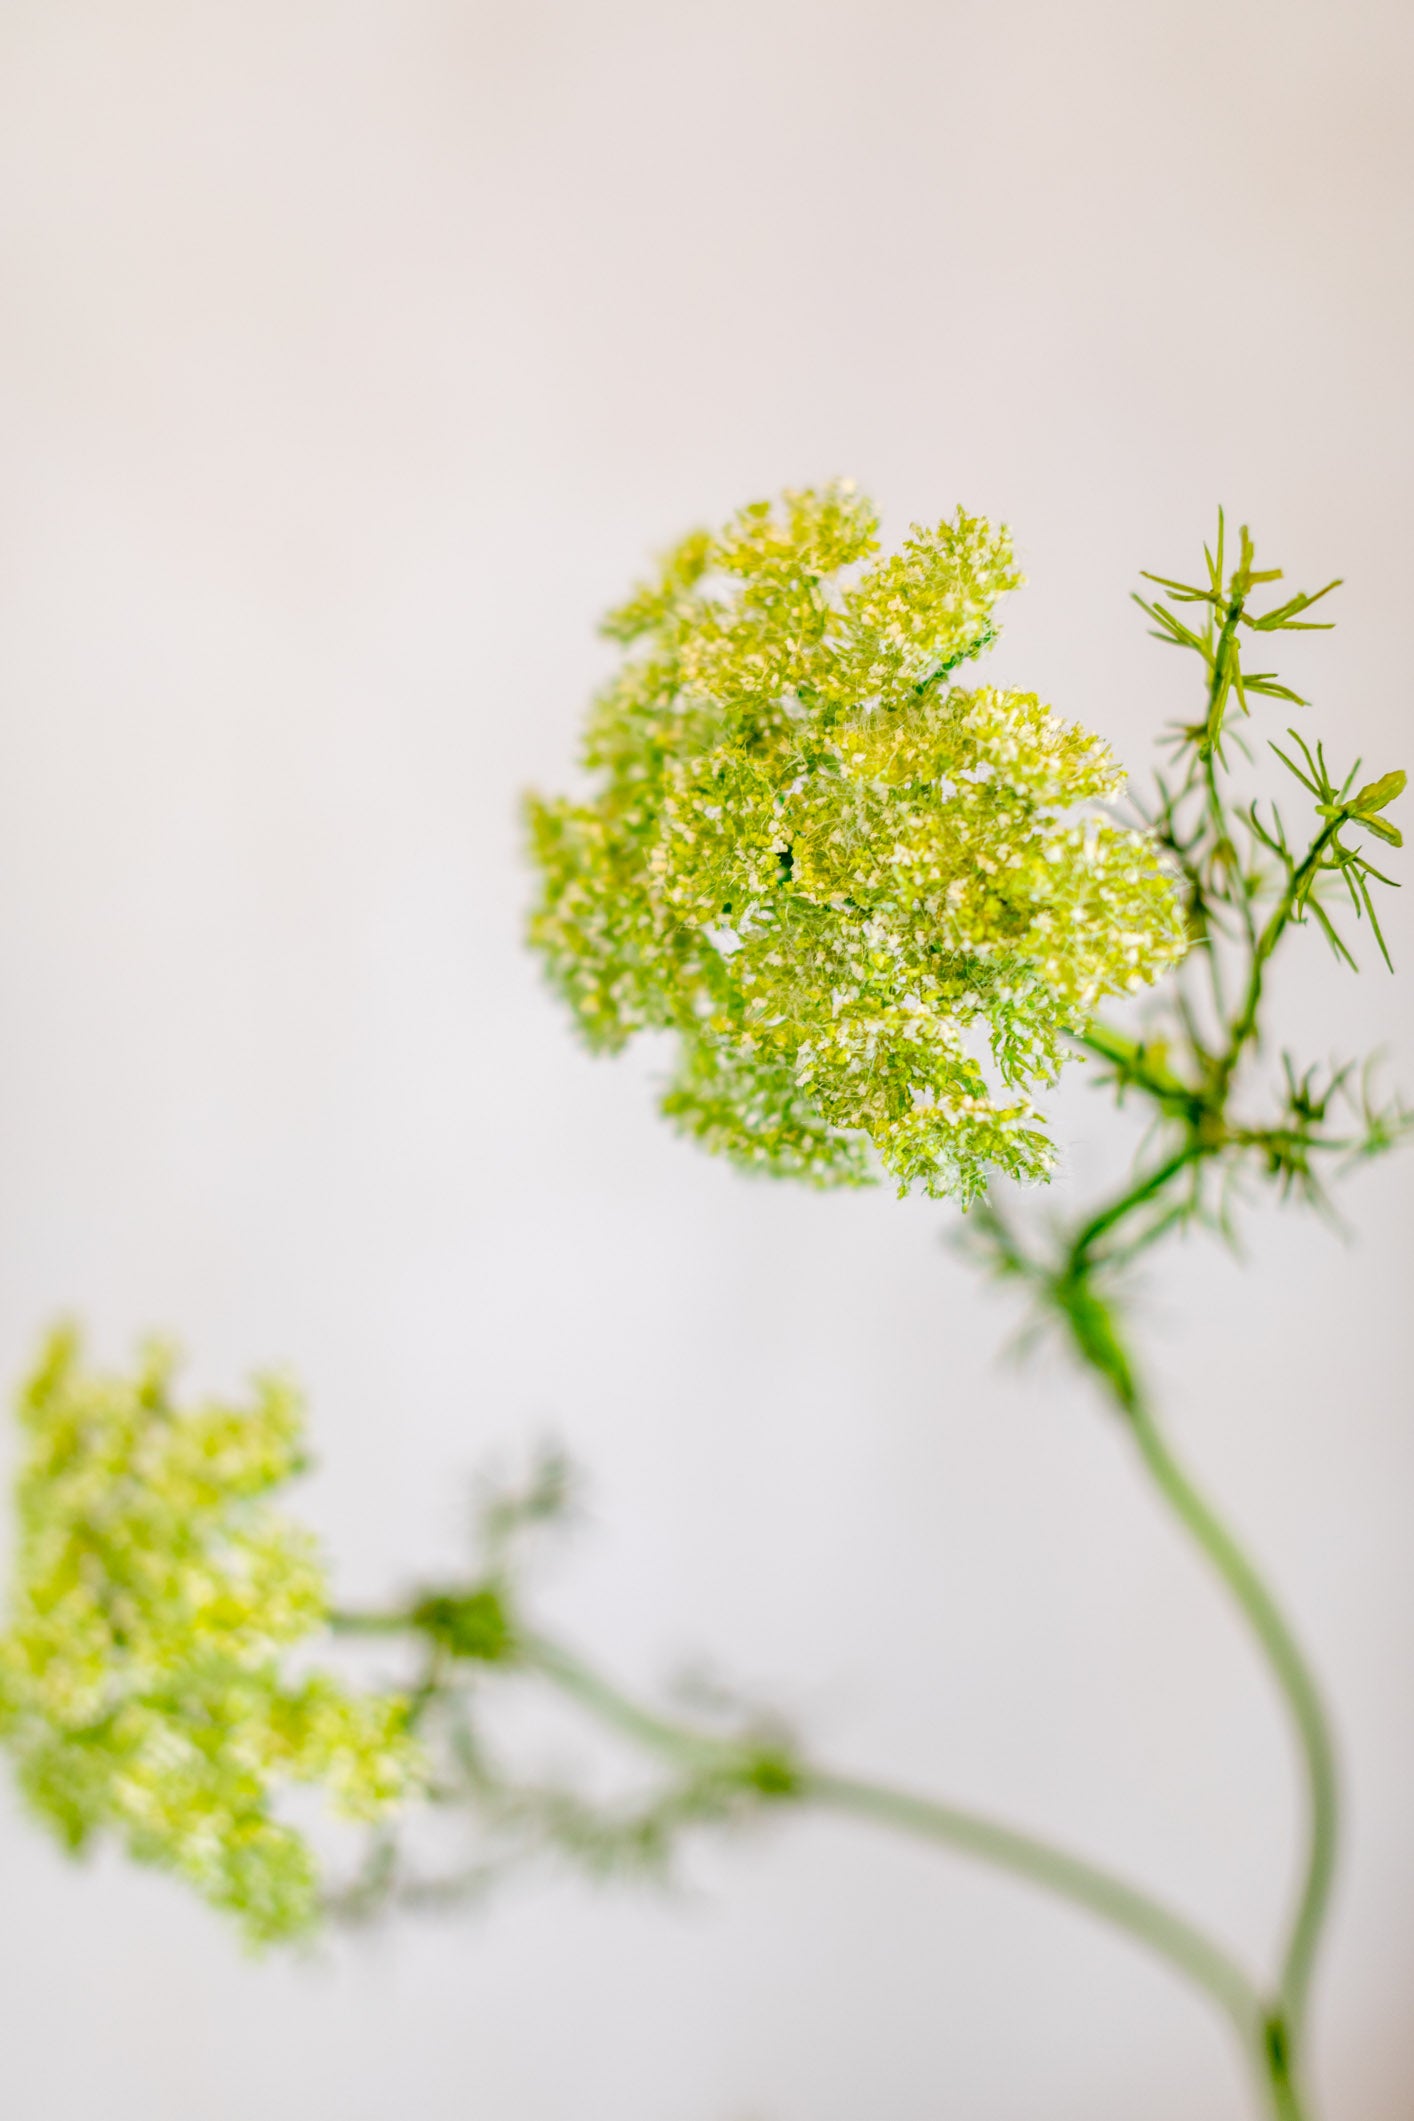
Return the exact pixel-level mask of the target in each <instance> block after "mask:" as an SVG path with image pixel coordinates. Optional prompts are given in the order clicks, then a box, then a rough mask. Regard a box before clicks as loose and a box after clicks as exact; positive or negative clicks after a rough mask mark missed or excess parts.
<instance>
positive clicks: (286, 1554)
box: [0, 1330, 414, 1941]
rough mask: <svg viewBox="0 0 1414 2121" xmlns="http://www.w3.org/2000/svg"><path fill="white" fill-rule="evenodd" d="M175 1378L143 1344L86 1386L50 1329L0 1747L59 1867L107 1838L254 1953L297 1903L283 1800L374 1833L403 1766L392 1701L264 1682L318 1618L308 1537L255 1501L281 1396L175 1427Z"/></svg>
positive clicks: (297, 1845)
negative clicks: (315, 1805)
mask: <svg viewBox="0 0 1414 2121" xmlns="http://www.w3.org/2000/svg"><path fill="white" fill-rule="evenodd" d="M172 1369H173V1361H172V1357H171V1355H170V1354H169V1353H168V1352H167V1351H165V1350H163V1349H161V1348H154V1349H152V1350H151V1351H149V1353H148V1354H147V1355H146V1357H145V1359H144V1361H143V1363H142V1364H141V1366H140V1368H139V1369H138V1371H137V1373H136V1374H135V1375H134V1376H131V1377H124V1376H104V1375H99V1374H96V1373H94V1372H92V1371H89V1370H86V1369H84V1368H83V1366H82V1364H81V1361H80V1351H79V1347H78V1343H77V1339H76V1337H75V1335H74V1334H73V1333H72V1332H70V1331H67V1330H64V1331H60V1332H58V1333H56V1334H54V1335H53V1336H52V1338H51V1339H50V1341H49V1343H48V1345H47V1347H46V1349H45V1351H44V1355H43V1359H42V1361H41V1363H40V1365H39V1368H38V1369H37V1370H36V1372H35V1374H34V1376H33V1377H32V1378H31V1379H30V1381H29V1383H28V1385H27V1386H26V1387H25V1390H24V1392H23V1394H22V1396H21V1401H20V1414H21V1419H22V1422H23V1424H24V1427H25V1430H26V1432H27V1433H26V1449H25V1455H24V1460H23V1463H22V1466H21V1471H20V1477H19V1488H18V1503H19V1520H20V1521H19V1552H18V1565H17V1572H16V1583H15V1588H14V1592H13V1596H12V1601H11V1608H12V1610H11V1625H10V1628H9V1630H8V1632H7V1633H6V1634H5V1635H3V1636H0V1739H3V1742H4V1743H5V1744H6V1745H7V1746H8V1747H9V1748H10V1750H11V1751H12V1752H13V1753H14V1754H15V1756H16V1758H17V1761H18V1763H19V1771H20V1777H21V1781H22V1784H23V1787H24V1789H25V1791H26V1794H27V1795H28V1797H29V1799H30V1801H31V1802H32V1803H33V1804H34V1805H35V1807H36V1808H37V1809H38V1810H39V1811H40V1812H41V1813H42V1814H43V1815H44V1817H45V1818H46V1819H47V1820H48V1821H49V1822H50V1824H51V1825H52V1826H54V1827H55V1828H56V1829H57V1831H58V1832H59V1834H60V1835H61V1836H62V1838H63V1839H64V1841H65V1842H67V1843H68V1845H69V1846H70V1847H72V1848H79V1847H81V1846H82V1845H83V1844H84V1843H86V1842H87V1841H89V1840H90V1838H91V1837H92V1836H94V1835H95V1834H97V1833H99V1832H101V1831H103V1830H105V1829H107V1830H111V1831H112V1832H114V1833H115V1834H117V1835H118V1836H119V1837H120V1838H121V1839H122V1840H123V1841H124V1842H125V1843H126V1845H127V1848H128V1850H129V1852H130V1853H131V1854H132V1855H134V1856H136V1857H138V1858H139V1859H140V1860H142V1861H145V1862H150V1863H156V1864H160V1865H163V1866H164V1867H166V1868H168V1869H171V1870H174V1871H177V1872H179V1873H181V1874H182V1875H183V1876H184V1877H186V1878H187V1879H188V1880H190V1882H191V1883H192V1884H193V1885H195V1886H196V1887H197V1889H198V1891H200V1892H201V1893H202V1894H204V1895H205V1897H206V1898H207V1899H208V1900H211V1901H213V1902H214V1903H215V1904H216V1905H217V1906H220V1907H226V1908H229V1909H232V1910H233V1911H234V1912H235V1913H236V1914H237V1915H238V1916H239V1918H240V1920H241V1922H242V1924H243V1925H244V1927H245V1929H246V1931H247V1934H248V1935H249V1936H251V1937H252V1938H253V1939H255V1940H257V1941H263V1940H267V1939H271V1938H276V1937H282V1936H289V1935H291V1934H294V1933H296V1932H298V1931H299V1930H301V1929H303V1928H305V1927H307V1925H308V1924H309V1923H310V1922H311V1921H312V1919H313V1917H314V1915H315V1913H316V1906H317V1876H316V1868H315V1863H314V1859H313V1856H312V1853H311V1851H310V1849H309V1848H308V1846H307V1844H306V1843H305V1841H304V1840H303V1839H302V1837H301V1836H300V1835H299V1834H297V1833H296V1832H295V1831H294V1830H293V1829H292V1828H291V1827H290V1826H288V1825H286V1824H284V1823H283V1822H282V1821H280V1820H279V1819H277V1818H276V1817H275V1816H274V1814H273V1812H272V1798H273V1797H274V1796H275V1794H276V1792H277V1790H278V1787H279V1785H280V1784H281V1783H286V1782H302V1783H321V1784H323V1785H324V1786H325V1788H326V1790H327V1791H328V1793H329V1795H330V1797H331V1799H332V1800H333V1802H334V1803H335V1805H336V1806H337V1807H338V1809H340V1810H341V1811H343V1812H344V1813H346V1814H349V1815H351V1816H353V1817H357V1818H370V1817H373V1816H376V1815H377V1814H378V1813H379V1812H380V1811H382V1810H383V1809H384V1808H385V1807H386V1806H388V1805H389V1804H391V1803H392V1802H394V1801H395V1800H396V1799H397V1798H398V1797H399V1796H400V1795H401V1794H402V1793H403V1791H404V1789H405V1788H406V1786H407V1784H408V1781H409V1778H410V1776H411V1774H412V1772H413V1769H414V1754H413V1748H412V1744H411V1740H410V1738H409V1735H408V1730H407V1711H406V1705H405V1703H404V1702H403V1701H402V1700H401V1699H399V1698H397V1697H395V1696H389V1695H369V1694H356V1693H351V1692H349V1691H348V1690H346V1689H345V1688H344V1687H343V1686H342V1685H341V1684H340V1683H339V1682H338V1681H336V1680H334V1679H333V1678H330V1677H328V1676H327V1675H324V1674H322V1673H316V1674H313V1675H310V1676H304V1677H299V1678H295V1677H290V1676H287V1675H286V1674H285V1672H284V1671H283V1669H282V1666H283V1661H284V1658H285V1655H286V1653H287V1652H288V1650H289V1649H290V1648H291V1646H292V1645H293V1644H295V1643H297V1642H299V1641H300V1640H301V1639H302V1638H303V1637H305V1636H307V1635H308V1634H309V1633H310V1632H311V1631H312V1630H314V1629H316V1628H318V1627H319V1626H320V1625H321V1624H322V1623H323V1621H324V1619H325V1617H326V1615H327V1611H328V1598H327V1594H326V1589H325V1582H324V1575H323V1571H322V1569H321V1568H320V1565H319V1561H318V1557H317V1555H316V1553H315V1549H314V1543H313V1540H312V1538H311V1536H310V1535H309V1534H308V1533H307V1532H306V1531H305V1530H304V1529H303V1528H302V1527H301V1526H299V1525H296V1524H293V1523H291V1522H290V1521H289V1520H288V1519H286V1518H283V1517H281V1516H279V1515H277V1514H276V1513H275V1511H273V1510H272V1509H271V1508H270V1506H269V1503H268V1501H267V1500H266V1498H267V1497H268V1496H269V1494H270V1492H271V1490H272V1489H274V1488H276V1487H278V1486H279V1485H280V1484H281V1483H282V1482H283V1481H285V1480H288V1479H289V1477H290V1476H291V1474H293V1473H295V1472H297V1471H298V1470H299V1467H300V1464H301V1432H302V1426H303V1421H302V1408H301V1405H300V1401H299V1398H298V1396H297V1394H296V1393H295V1391H294V1390H293V1388H292V1387H291V1386H290V1385H289V1384H287V1383H285V1382H283V1381H281V1380H279V1379H265V1380H262V1381H260V1382H259V1383H257V1385H256V1386H255V1388H254V1400H253V1404H252V1406H251V1407H250V1408H249V1409H248V1410H240V1409H237V1408H233V1407H227V1406H220V1405H209V1406H203V1407H199V1408H197V1409H195V1410H193V1411H189V1412H185V1411H180V1410H178V1409H177V1408H176V1407H175V1406H174V1405H173V1404H172V1399H171V1378H172Z"/></svg>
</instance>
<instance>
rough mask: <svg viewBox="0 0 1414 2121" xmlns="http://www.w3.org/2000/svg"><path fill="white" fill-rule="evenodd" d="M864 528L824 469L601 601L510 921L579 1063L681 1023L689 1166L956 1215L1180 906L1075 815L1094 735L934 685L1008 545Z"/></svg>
mask: <svg viewBox="0 0 1414 2121" xmlns="http://www.w3.org/2000/svg"><path fill="white" fill-rule="evenodd" d="M876 528H877V524H876V518H875V515H874V511H873V509H872V507H871V506H870V504H869V503H868V502H867V501H866V500H865V499H864V498H863V497H862V496H861V495H859V494H857V493H856V492H855V491H854V489H853V488H852V487H851V486H850V485H849V484H848V483H844V484H839V485H835V486H832V487H828V488H826V489H824V490H822V491H818V492H791V493H787V494H786V495H785V496H784V497H783V499H782V501H781V502H780V503H779V504H777V505H775V506H773V505H772V504H770V503H768V502H758V503H755V504H753V505H752V506H750V507H748V508H745V509H743V510H742V511H741V513H740V514H739V515H738V516H737V517H736V518H735V519H734V520H733V521H732V522H731V523H730V524H729V525H728V526H727V528H726V529H725V530H724V531H722V532H721V533H720V534H718V535H715V536H714V535H711V534H709V533H707V532H697V533H695V534H694V535H693V536H691V537H689V538H687V539H686V540H684V541H683V543H682V544H680V545H679V546H678V547H677V549H676V550H675V551H674V552H672V553H671V554H670V555H669V557H668V558H667V560H666V562H665V563H664V564H663V566H662V568H661V571H660V573H659V576H658V578H657V580H656V581H654V582H653V583H651V584H650V585H649V586H647V587H645V588H642V589H640V590H639V591H638V592H637V593H636V595H635V596H634V597H633V598H632V599H631V600H630V602H629V603H627V604H625V605H624V606H623V607H622V608H621V609H620V610H618V611H616V612H614V613H612V614H611V615H610V617H609V619H608V620H607V622H606V627H605V630H606V632H608V633H609V634H610V635H611V636H612V637H613V638H614V639H616V640H619V641H621V642H623V643H624V644H625V646H626V648H628V650H629V653H628V654H627V655H626V657H625V660H624V663H623V666H622V669H621V670H620V673H619V675H618V676H617V677H616V678H615V679H614V681H613V682H612V683H611V684H610V685H609V686H608V687H607V688H606V689H605V691H604V692H603V693H602V694H601V695H600V697H599V699H598V700H597V702H596V704H595V707H594V710H593V713H592V716H591V720H590V724H589V730H588V736H587V740H586V743H585V747H584V762H585V764H586V766H587V767H588V768H589V769H590V771H591V773H592V774H593V775H594V776H595V777H596V787H595V792H594V793H593V795H592V796H591V798H590V799H589V800H588V801H586V802H583V803H575V802H569V801H548V802H547V801H541V800H535V801H533V802H532V804H531V806H530V815H531V825H532V832H533V838H534V847H535V853H536V856H537V859H538V863H539V866H540V870H541V876H542V889H541V895H540V899H539V903H538V905H537V907H536V909H535V912H534V914H533V917H532V921H531V936H532V940H533V941H534V942H535V943H536V944H537V945H538V946H539V948H540V949H541V950H542V951H543V952H544V954H545V957H546V959H547V961H548V965H549V969H550V973H551V976H552V978H553V980H554V982H555V984H556V985H557V986H558V987H559V989H560V990H561V992H562V993H563V994H564V995H565V997H566V999H567V1000H568V1001H569V1003H570V1005H571V1007H572V1008H573V1010H574V1012H575V1015H576V1017H577V1018H578V1021H579V1023H580V1026H581V1027H582V1029H583V1031H584V1033H585V1035H586V1037H587V1038H588V1040H589V1042H590V1043H591V1044H592V1045H593V1046H595V1047H598V1048H600V1049H603V1050H608V1051H614V1050H616V1049H617V1048H619V1047H621V1046H622V1045H623V1044H624V1042H625V1041H626V1040H627V1039H628V1038H629V1037H630V1036H631V1035H632V1034H633V1033H634V1032H635V1031H638V1030H640V1029H647V1028H654V1027H656V1028H659V1029H670V1030H673V1031H676V1032H677V1033H678V1035H679V1041H680V1060H679V1065H678V1070H677V1074H676V1076H675V1078H674V1080H673V1082H672V1084H671V1086H670V1087H669V1089H668V1091H667V1094H666V1096H665V1098H664V1101H663V1105H664V1110H665V1111H666V1112H668V1113H669V1114H670V1115H671V1116H672V1117H673V1118H674V1119H675V1120H677V1121H678V1123H679V1124H680V1125H681V1126H683V1127H684V1128H685V1129H686V1130H687V1131H688V1132H690V1133H691V1134H693V1135H695V1136H697V1137H698V1138H699V1139H700V1140H702V1141H703V1142H705V1143H706V1145H707V1146H708V1147H709V1148H713V1149H718V1150H722V1151H724V1152H725V1153H726V1154H728V1155H730V1156H732V1157H734V1158H735V1159H736V1160H737V1161H738V1162H741V1163H743V1164H746V1165H749V1166H754V1167H757V1168H761V1169H765V1170H769V1171H773V1172H777V1173H781V1174H785V1175H794V1176H802V1177H806V1178H810V1179H812V1180H814V1181H816V1182H817V1183H821V1184H840V1183H843V1184H860V1183H866V1182H867V1181H868V1180H869V1178H870V1177H871V1175H872V1170H873V1166H874V1162H875V1159H877V1161H878V1162H881V1163H882V1164H883V1166H884V1168H885V1169H886V1170H887V1171H889V1172H890V1173H891V1174H892V1175H893V1177H894V1178H895V1179H896V1180H897V1182H898V1185H899V1189H900V1191H903V1190H906V1189H907V1188H908V1187H909V1186H910V1185H912V1184H915V1183H916V1184H918V1185H920V1186H921V1187H922V1188H923V1189H924V1190H925V1191H926V1192H928V1193H931V1194H934V1195H941V1194H953V1195H956V1196H958V1197H959V1198H961V1199H962V1200H963V1201H964V1202H965V1201H967V1200H969V1199H971V1198H973V1197H975V1196H976V1194H978V1193H979V1192H980V1191H981V1190H982V1189H983V1187H984V1186H985V1184H986V1182H987V1178H988V1175H989V1173H990V1171H992V1170H1001V1171H1004V1172H1006V1173H1008V1174H1009V1175H1011V1176H1013V1177H1016V1178H1041V1177H1044V1176H1045V1175H1046V1174H1047V1172H1048V1170H1049V1167H1050V1162H1051V1155H1052V1151H1051V1145H1050V1143H1049V1141H1048V1139H1047V1137H1046V1135H1045V1133H1044V1132H1043V1130H1042V1125H1041V1115H1040V1114H1039V1113H1038V1112H1037V1110H1036V1108H1035V1106H1034V1105H1033V1104H1032V1102H1031V1099H1030V1097H1029V1095H1028V1094H1027V1093H1028V1091H1029V1090H1031V1089H1032V1088H1033V1087H1035V1086H1036V1085H1038V1084H1045V1083H1049V1082H1052V1081H1054V1079H1055V1077H1056V1075H1057V1074H1058V1072H1059V1069H1060V1067H1061V1064H1062V1062H1063V1060H1064V1059H1065V1058H1066V1054H1067V1048H1066V1043H1065V1034H1066V1032H1067V1031H1068V1030H1072V1029H1075V1028H1077V1027H1079V1026H1080V1025H1082V1024H1083V1023H1084V1022H1085V1020H1086V1018H1087V1017H1088V1016H1089V1014H1090V1012H1091V1011H1092V1010H1093V1008H1094V1007H1095V1005H1096V1003H1097V1002H1098V1001H1099V1000H1100V999H1101V998H1102V997H1103V996H1105V995H1110V994H1118V993H1125V992H1128V991H1130V990H1131V989H1134V988H1137V987H1139V986H1142V985H1143V984H1144V983H1145V982H1147V981H1149V980H1152V979H1153V978H1154V977H1155V976H1156V975H1157V974H1158V973H1159V972H1161V971H1162V970H1163V969H1164V968H1165V967H1166V966H1167V965H1169V964H1171V963H1172V962H1173V961H1174V960H1175V959H1176V958H1177V957H1178V956H1179V955H1180V954H1181V952H1182V949H1183V943H1184V928H1183V920H1182V916H1181V913H1180V910H1179V907H1178V904H1177V900H1176V895H1175V892H1174V890H1173V887H1172V884H1171V882H1170V880H1169V878H1168V877H1167V875H1166V874H1165V873H1164V870H1163V868H1162V865H1161V862H1160V860H1159V858H1158V856H1157V853H1156V851H1155V849H1154V847H1153V845H1152V844H1151V843H1150V841H1149V840H1147V839H1146V838H1145V837H1144V836H1143V835H1142V834H1140V833H1137V832H1134V831H1130V830H1127V829H1125V828H1123V827H1121V826H1119V825H1117V824H1115V823H1113V822H1111V821H1109V820H1108V819H1107V818H1105V817H1103V816H1102V815H1100V814H1099V813H1098V812H1097V811H1096V810H1095V809H1094V808H1093V805H1094V804H1095V803H1096V802H1097V801H1100V800H1103V799H1105V798H1108V797H1112V796H1113V795H1114V794H1115V793H1116V792H1117V791H1118V789H1119V788H1120V786H1121V785H1122V782H1123V778H1124V776H1123V773H1122V771H1121V769H1120V768H1119V766H1118V765H1117V764H1116V763H1115V760H1114V758H1113V757H1112V755H1111V753H1110V752H1109V750H1108V749H1107V747H1106V746H1105V745H1104V744H1103V743H1102V742H1101V741H1100V740H1099V738H1097V737H1095V736H1093V735H1091V734H1090V732H1089V731H1088V730H1085V729H1083V728H1081V727H1080V726H1078V725H1077V724H1075V723H1069V722H1063V721H1060V720H1059V719H1058V718H1057V717H1056V716H1055V715H1054V714H1053V713H1052V712H1051V711H1050V709H1049V708H1048V707H1046V706H1044V705H1043V704H1042V703H1041V701H1040V700H1039V699H1037V698H1036V697H1035V696H1034V695H1033V694H1030V693H1020V692H1010V691H1003V690H999V689H997V688H995V687H991V686H984V687H981V688H980V689H978V690H975V691H968V690H965V689H963V688H962V687H961V686H958V685H954V684H952V683H951V682H950V675H951V673H952V671H953V670H954V669H955V668H956V667H957V666H958V665H959V664H961V663H962V662H964V661H965V660H967V659H968V658H969V657H972V656H975V655H977V654H978V653H979V652H980V651H981V650H982V649H983V648H985V647H986V646H987V645H988V644H989V643H990V642H991V641H992V640H993V639H994V638H995V631H996V629H995V625H994V622H993V618H992V610H993V606H994V604H995V603H996V600H997V598H998V597H999V596H1000V595H1001V594H1002V592H1003V591H1005V590H1008V589H1013V588H1015V587H1017V586H1018V584H1019V583H1020V580H1021V577H1020V575H1019V574H1018V572H1017V570H1016V567H1015V564H1014V560H1013V554H1012V547H1011V541H1010V538H1009V536H1008V534H1007V532H1006V531H1005V530H1003V529H993V528H992V527H991V526H990V525H989V524H987V523H985V522H983V521H982V520H980V519H979V518H977V517H973V516H968V515H965V514H964V513H963V512H962V511H961V510H959V511H958V513H957V515H956V516H955V517H954V519H953V520H952V521H951V522H944V523H941V524H939V525H938V527H937V528H936V529H934V530H923V529H920V528H918V527H916V526H915V528H914V529H913V530H912V532H911V533H910V535H909V537H908V539H907V540H906V541H905V544H904V546H903V549H902V551H901V552H899V553H897V554H896V555H895V556H894V557H893V558H891V559H885V560H880V561H877V562H876V563H875V564H874V565H873V566H870V567H867V568H864V569H862V570H861V568H860V566H859V563H860V562H863V561H865V560H867V559H868V558H869V557H870V556H871V555H872V554H873V553H875V552H876V551H877V549H878V541H877V538H876V535H875V533H876ZM987 1054H989V1055H990V1061H991V1067H990V1070H989V1069H988V1068H987V1066H986V1065H984V1056H985V1055H987ZM871 1145H872V1149H871Z"/></svg>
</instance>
